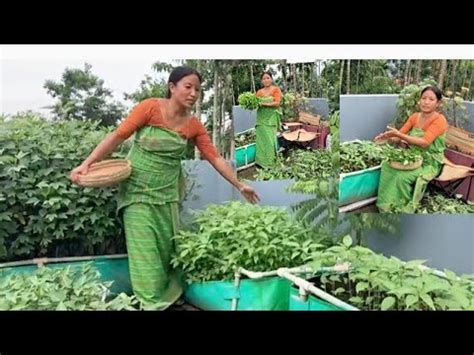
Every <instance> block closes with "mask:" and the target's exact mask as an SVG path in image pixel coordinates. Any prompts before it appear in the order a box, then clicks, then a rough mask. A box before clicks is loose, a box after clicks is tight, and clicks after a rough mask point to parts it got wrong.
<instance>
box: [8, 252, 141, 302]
mask: <svg viewBox="0 0 474 355" xmlns="http://www.w3.org/2000/svg"><path fill="white" fill-rule="evenodd" d="M62 259H66V260H64V261H61V258H57V259H50V261H48V260H47V259H46V262H45V264H44V267H49V268H53V269H61V268H65V267H68V266H70V267H72V268H80V267H82V266H84V265H85V264H87V263H92V266H93V267H95V268H96V269H97V270H98V271H99V272H100V275H101V280H102V281H113V282H114V283H113V284H112V287H111V289H110V290H111V292H112V293H114V294H118V293H121V292H125V293H127V294H129V295H131V294H132V293H133V292H132V284H131V281H130V274H129V271H128V258H127V255H117V256H112V255H111V256H105V255H104V256H91V257H77V258H74V257H71V258H62ZM14 264H15V263H5V264H0V278H3V277H8V276H10V275H14V274H19V273H30V274H32V273H33V272H35V271H36V270H38V265H37V264H36V263H35V262H34V261H31V262H30V263H29V264H27V265H19V266H13V265H14ZM10 265H12V266H10Z"/></svg>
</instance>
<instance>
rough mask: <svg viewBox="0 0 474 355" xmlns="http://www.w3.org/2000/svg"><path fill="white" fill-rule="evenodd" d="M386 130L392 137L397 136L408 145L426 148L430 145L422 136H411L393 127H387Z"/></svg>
mask: <svg viewBox="0 0 474 355" xmlns="http://www.w3.org/2000/svg"><path fill="white" fill-rule="evenodd" d="M388 132H389V133H391V134H392V137H398V138H400V139H401V140H404V141H405V142H407V143H408V144H410V145H416V146H418V147H421V148H428V147H429V146H430V142H428V141H427V140H426V139H425V138H424V137H413V136H410V135H408V134H405V133H402V132H400V131H399V130H397V129H395V128H393V127H392V128H389V130H388Z"/></svg>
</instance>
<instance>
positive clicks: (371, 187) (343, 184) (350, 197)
mask: <svg viewBox="0 0 474 355" xmlns="http://www.w3.org/2000/svg"><path fill="white" fill-rule="evenodd" d="M380 169H381V166H380V165H379V166H376V167H373V168H369V169H365V170H359V171H355V172H352V173H347V174H341V175H340V178H339V206H345V205H348V204H351V203H354V202H357V201H362V200H366V199H368V198H371V197H375V196H377V193H378V189H379V181H380Z"/></svg>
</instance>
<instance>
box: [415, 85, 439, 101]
mask: <svg viewBox="0 0 474 355" xmlns="http://www.w3.org/2000/svg"><path fill="white" fill-rule="evenodd" d="M428 90H431V91H433V93H434V94H435V95H436V98H437V99H438V101H439V100H441V98H442V97H443V92H442V91H441V89H440V88H438V87H437V86H427V87H425V88H424V89H423V90H421V94H420V97H421V96H423V94H424V93H425V91H428Z"/></svg>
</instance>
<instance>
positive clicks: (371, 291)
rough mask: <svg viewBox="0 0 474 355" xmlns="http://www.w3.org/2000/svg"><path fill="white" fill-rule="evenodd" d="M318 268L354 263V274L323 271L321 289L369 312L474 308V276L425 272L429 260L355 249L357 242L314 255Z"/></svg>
mask: <svg viewBox="0 0 474 355" xmlns="http://www.w3.org/2000/svg"><path fill="white" fill-rule="evenodd" d="M313 257H314V262H313V267H314V269H315V270H318V269H320V268H321V266H333V265H335V264H341V263H345V262H348V263H350V265H351V269H350V270H349V272H348V273H327V272H322V273H319V275H318V276H317V277H316V278H315V279H314V281H315V282H316V283H317V285H318V286H319V287H321V288H322V289H323V290H325V291H326V292H329V293H332V294H333V295H335V296H337V297H338V298H340V299H342V300H344V301H346V302H349V303H351V304H353V305H354V306H356V307H358V308H360V309H363V310H461V309H466V310H474V284H473V282H472V276H467V275H465V276H462V277H458V276H457V275H456V274H454V273H453V272H452V271H449V270H445V274H446V277H440V276H438V275H435V274H434V273H433V272H431V271H429V269H428V270H426V269H425V270H424V269H422V268H421V267H420V266H423V264H424V260H412V261H409V262H407V263H404V262H402V261H401V260H399V259H397V258H396V257H394V256H392V257H390V258H387V257H385V256H383V255H381V254H376V253H374V252H373V251H372V250H370V249H368V248H364V247H360V246H355V247H353V246H352V239H351V238H350V237H345V238H344V239H343V242H342V243H340V244H339V245H337V246H333V247H331V248H328V249H326V250H321V251H319V250H318V251H316V252H315V253H314V256H313Z"/></svg>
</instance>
